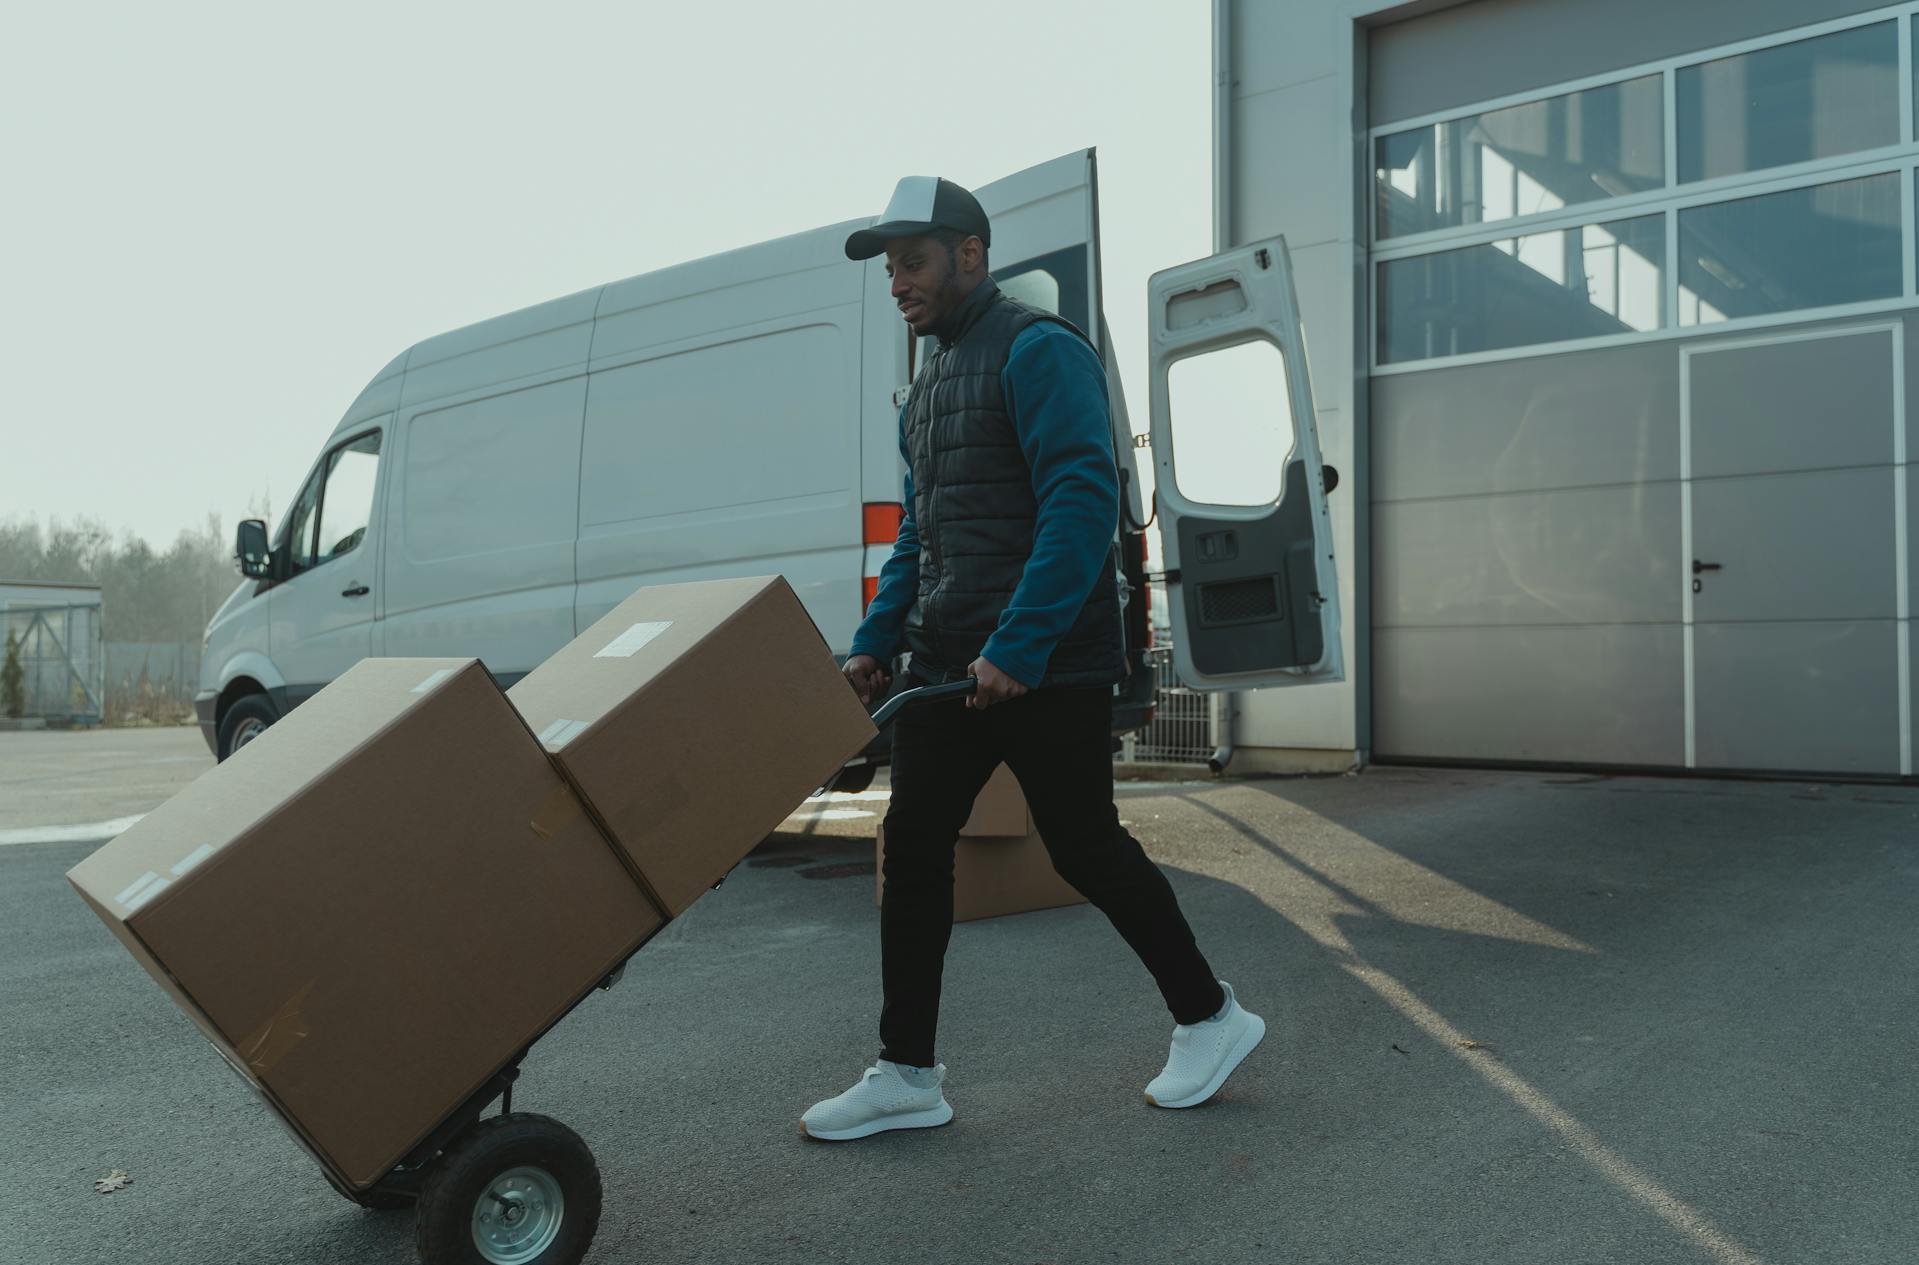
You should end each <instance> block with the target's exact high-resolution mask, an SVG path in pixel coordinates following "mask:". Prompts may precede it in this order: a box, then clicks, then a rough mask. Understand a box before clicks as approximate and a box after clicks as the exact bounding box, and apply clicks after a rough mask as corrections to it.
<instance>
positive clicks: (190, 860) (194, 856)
mask: <svg viewBox="0 0 1919 1265" xmlns="http://www.w3.org/2000/svg"><path fill="white" fill-rule="evenodd" d="M212 855H213V845H212V844H210V843H203V844H201V845H200V846H199V847H197V848H195V849H194V850H193V851H191V852H189V853H187V854H186V855H185V856H183V857H181V858H180V859H179V860H178V861H177V862H175V863H174V866H173V868H172V869H171V870H169V871H167V872H168V873H169V874H171V875H173V877H175V878H179V877H180V876H181V875H182V874H185V873H186V872H187V871H188V870H190V869H192V868H193V867H194V866H196V865H198V864H200V862H202V861H204V860H206V859H207V858H208V857H210V856H212Z"/></svg>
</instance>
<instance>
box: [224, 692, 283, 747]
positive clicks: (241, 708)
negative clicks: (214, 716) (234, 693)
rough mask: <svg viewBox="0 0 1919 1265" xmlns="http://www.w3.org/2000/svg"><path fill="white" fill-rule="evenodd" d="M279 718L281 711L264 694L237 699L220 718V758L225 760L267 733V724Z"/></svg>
mask: <svg viewBox="0 0 1919 1265" xmlns="http://www.w3.org/2000/svg"><path fill="white" fill-rule="evenodd" d="M278 719H280V713H278V712H276V711H274V710H273V704H272V702H271V701H270V700H268V698H267V696H266V695H264V694H249V695H247V696H246V697H245V698H242V699H237V700H235V702H234V704H233V706H231V707H229V708H227V714H226V715H225V716H222V717H221V718H220V749H219V751H218V753H217V754H218V756H219V758H220V759H221V760H225V759H226V758H227V757H228V756H230V755H232V754H233V753H234V752H235V751H238V750H239V749H240V748H241V747H244V746H246V745H247V744H248V743H249V742H252V741H253V740H254V739H255V738H258V737H259V736H260V735H261V734H263V733H265V732H266V731H267V726H268V725H271V724H272V723H273V722H274V721H276V720H278Z"/></svg>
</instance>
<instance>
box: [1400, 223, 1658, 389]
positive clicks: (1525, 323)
mask: <svg viewBox="0 0 1919 1265" xmlns="http://www.w3.org/2000/svg"><path fill="white" fill-rule="evenodd" d="M1664 259H1665V228H1664V225H1663V223H1662V217H1661V216H1657V215H1644V216H1639V217H1636V218H1634V219H1630V220H1613V221H1611V222H1609V223H1605V224H1587V225H1583V226H1581V227H1578V228H1569V229H1554V230H1552V231H1550V232H1544V233H1529V234H1526V235H1524V236H1521V237H1512V238H1505V239H1502V240H1500V241H1496V242H1489V243H1487V244H1485V245H1483V246H1468V247H1465V248H1463V249H1461V250H1445V251H1437V252H1435V253H1433V254H1430V255H1420V256H1417V257H1415V258H1412V259H1396V260H1392V261H1390V262H1387V263H1382V264H1380V265H1379V361H1380V363H1381V364H1389V363H1392V362H1393V361H1400V360H1425V359H1428V358H1431V357H1435V356H1458V355H1465V354H1467V353H1469V352H1476V351H1496V350H1498V349H1500V348H1505V347H1524V346H1527V345H1530V344H1535V343H1555V342H1561V341H1564V340H1566V339H1573V338H1597V337H1602V336H1604V335H1607V334H1625V333H1633V332H1636V331H1644V330H1652V329H1658V328H1659V327H1660V325H1661V324H1662V323H1663V308H1664V303H1665V280H1664V278H1665V267H1664Z"/></svg>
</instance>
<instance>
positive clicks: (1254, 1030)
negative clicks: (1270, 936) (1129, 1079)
mask: <svg viewBox="0 0 1919 1265" xmlns="http://www.w3.org/2000/svg"><path fill="white" fill-rule="evenodd" d="M1219 986H1220V987H1221V988H1223V989H1225V990H1226V1013H1225V1014H1223V1015H1221V1016H1220V1017H1219V1018H1217V1019H1207V1020H1205V1021H1203V1022H1201V1023H1191V1024H1188V1023H1182V1024H1179V1025H1177V1026H1176V1027H1174V1029H1173V1048H1172V1051H1171V1052H1170V1053H1169V1054H1167V1056H1166V1067H1165V1068H1164V1070H1162V1071H1161V1072H1160V1074H1159V1075H1158V1076H1155V1077H1154V1078H1153V1081H1152V1083H1151V1084H1150V1085H1148V1086H1147V1087H1146V1101H1147V1102H1149V1103H1151V1104H1153V1106H1155V1107H1197V1106H1199V1105H1200V1104H1201V1103H1203V1102H1205V1101H1206V1100H1207V1099H1208V1098H1211V1097H1212V1096H1213V1095H1214V1094H1216V1093H1218V1092H1219V1087H1220V1086H1221V1085H1224V1084H1225V1083H1226V1078H1227V1077H1228V1076H1231V1075H1232V1074H1233V1070H1234V1069H1235V1068H1237V1067H1238V1066H1239V1065H1240V1063H1241V1062H1243V1061H1244V1060H1245V1058H1246V1056H1247V1055H1248V1054H1251V1053H1252V1052H1253V1047H1254V1046H1256V1045H1258V1044H1259V1042H1260V1038H1262V1037H1264V1036H1265V1035H1266V1021H1265V1020H1264V1019H1261V1018H1260V1017H1259V1016H1258V1015H1256V1014H1254V1013H1253V1012H1252V1011H1250V1010H1247V1009H1246V1008H1245V1007H1243V1006H1241V1005H1240V1004H1239V1002H1238V1001H1237V1000H1236V999H1235V998H1234V997H1233V986H1232V985H1231V984H1228V983H1227V982H1226V981H1225V980H1221V981H1220V982H1219Z"/></svg>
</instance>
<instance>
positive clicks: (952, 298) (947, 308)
mask: <svg viewBox="0 0 1919 1265" xmlns="http://www.w3.org/2000/svg"><path fill="white" fill-rule="evenodd" d="M964 297H965V296H963V295H962V294H961V293H960V288H959V276H958V274H957V273H954V272H948V273H947V274H946V275H945V276H944V277H942V278H940V284H939V289H937V290H935V291H934V292H933V299H934V302H935V303H936V304H937V305H938V309H939V315H938V316H935V317H934V318H933V320H932V321H931V323H929V324H928V325H927V327H926V333H927V334H929V335H931V336H932V337H934V338H937V339H939V340H940V341H941V342H946V341H947V338H946V334H947V331H948V329H949V328H950V327H951V325H952V321H953V313H955V312H956V311H958V310H959V305H960V303H961V302H962V301H963V299H964Z"/></svg>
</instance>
